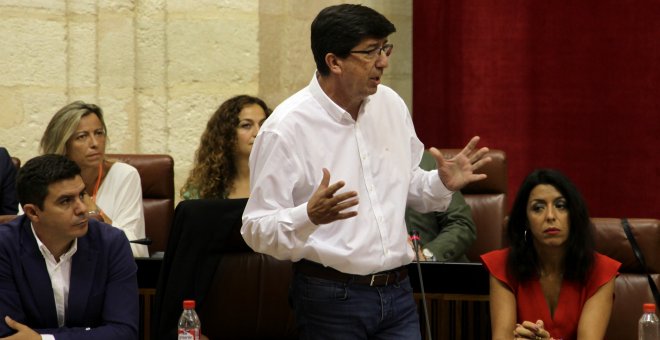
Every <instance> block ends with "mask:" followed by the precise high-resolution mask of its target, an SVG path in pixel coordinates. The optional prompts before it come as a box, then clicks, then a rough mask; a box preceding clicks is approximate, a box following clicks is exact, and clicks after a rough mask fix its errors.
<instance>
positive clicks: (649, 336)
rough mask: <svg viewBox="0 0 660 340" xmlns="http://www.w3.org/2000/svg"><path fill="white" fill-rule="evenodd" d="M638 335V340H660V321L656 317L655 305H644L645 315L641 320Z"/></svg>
mask: <svg viewBox="0 0 660 340" xmlns="http://www.w3.org/2000/svg"><path fill="white" fill-rule="evenodd" d="M637 334H638V335H639V338H638V340H660V321H659V320H658V316H657V315H655V304H653V303H645V304H644V314H642V317H641V318H640V319H639V326H638V327H637Z"/></svg>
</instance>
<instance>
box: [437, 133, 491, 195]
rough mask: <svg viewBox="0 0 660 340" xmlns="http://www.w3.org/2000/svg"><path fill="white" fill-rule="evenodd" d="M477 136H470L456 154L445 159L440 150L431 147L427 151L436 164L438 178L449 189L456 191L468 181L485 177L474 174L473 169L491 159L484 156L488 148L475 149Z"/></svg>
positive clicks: (477, 140)
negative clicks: (467, 141)
mask: <svg viewBox="0 0 660 340" xmlns="http://www.w3.org/2000/svg"><path fill="white" fill-rule="evenodd" d="M477 143H479V137H472V139H471V140H470V142H469V143H468V144H467V145H466V146H465V148H463V150H461V152H459V153H458V154H457V155H456V156H454V157H452V158H450V159H445V158H444V157H443V156H442V154H441V153H440V150H438V149H436V148H431V149H430V150H429V151H430V152H431V155H433V157H434V158H435V161H436V163H437V165H438V175H439V176H440V180H441V181H442V183H443V184H444V185H445V187H447V189H449V190H451V191H458V190H460V189H461V188H463V187H464V186H466V185H467V184H468V183H471V182H476V181H479V180H482V179H484V178H486V175H485V174H475V173H474V171H475V170H477V169H479V168H480V167H482V166H483V165H484V164H486V163H488V162H490V161H491V158H490V157H484V155H485V154H486V153H487V152H488V148H485V147H484V148H481V149H479V150H475V147H476V146H477Z"/></svg>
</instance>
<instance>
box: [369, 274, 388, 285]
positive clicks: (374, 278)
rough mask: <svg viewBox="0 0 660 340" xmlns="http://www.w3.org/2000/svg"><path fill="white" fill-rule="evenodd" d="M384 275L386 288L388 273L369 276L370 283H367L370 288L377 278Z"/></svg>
mask: <svg viewBox="0 0 660 340" xmlns="http://www.w3.org/2000/svg"><path fill="white" fill-rule="evenodd" d="M383 275H385V286H387V283H388V282H389V280H390V273H383V274H371V282H370V283H369V286H370V287H373V285H374V280H376V277H377V276H383Z"/></svg>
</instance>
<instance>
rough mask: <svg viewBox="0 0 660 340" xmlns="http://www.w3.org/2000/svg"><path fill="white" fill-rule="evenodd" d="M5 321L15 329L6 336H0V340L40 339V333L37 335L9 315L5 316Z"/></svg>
mask: <svg viewBox="0 0 660 340" xmlns="http://www.w3.org/2000/svg"><path fill="white" fill-rule="evenodd" d="M5 322H6V323H7V326H9V328H11V329H13V330H15V331H16V334H14V335H10V336H8V337H6V338H0V340H4V339H7V340H41V335H39V333H37V332H35V331H33V330H32V328H30V327H28V326H26V325H24V324H22V323H20V322H18V321H14V320H13V319H12V318H10V317H9V316H5Z"/></svg>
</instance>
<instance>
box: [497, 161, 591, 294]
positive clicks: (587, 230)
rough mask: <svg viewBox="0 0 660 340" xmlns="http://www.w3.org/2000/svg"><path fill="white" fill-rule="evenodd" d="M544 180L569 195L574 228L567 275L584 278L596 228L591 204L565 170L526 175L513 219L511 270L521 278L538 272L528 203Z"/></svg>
mask: <svg viewBox="0 0 660 340" xmlns="http://www.w3.org/2000/svg"><path fill="white" fill-rule="evenodd" d="M540 184H547V185H551V186H553V187H554V188H555V189H557V191H559V192H560V193H561V194H562V196H564V198H565V199H566V206H567V209H568V218H569V223H570V232H569V235H568V239H567V241H566V254H565V255H564V278H565V279H567V280H573V281H579V282H584V281H585V280H586V277H587V274H588V273H589V271H590V270H591V267H592V265H593V262H594V252H595V250H594V236H593V234H594V231H593V228H594V227H593V224H592V223H591V219H590V218H589V212H588V209H587V204H586V202H585V201H584V198H582V195H581V194H580V192H579V191H578V190H577V188H576V187H575V185H574V184H573V183H572V182H571V181H570V180H569V179H568V178H567V177H566V176H564V175H563V174H562V173H561V172H559V171H557V170H553V169H538V170H535V171H533V172H532V173H531V174H529V175H528V176H527V178H525V180H524V181H523V183H522V185H521V186H520V189H519V190H518V194H517V195H516V198H515V201H514V203H513V207H512V208H511V213H510V214H509V221H508V224H507V237H508V240H509V244H510V247H511V251H510V252H509V257H508V259H507V262H508V269H509V274H510V275H512V276H513V277H514V278H516V279H517V280H518V281H524V280H528V279H531V278H533V277H534V276H536V275H537V272H538V265H539V261H538V256H537V254H536V251H535V249H534V244H533V242H532V239H533V237H532V236H531V233H528V234H530V235H528V237H527V238H525V230H527V229H528V228H529V227H528V219H527V204H528V200H529V195H530V193H531V191H532V190H533V189H534V188H535V187H536V186H537V185H540Z"/></svg>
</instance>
